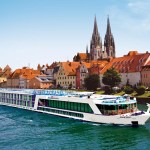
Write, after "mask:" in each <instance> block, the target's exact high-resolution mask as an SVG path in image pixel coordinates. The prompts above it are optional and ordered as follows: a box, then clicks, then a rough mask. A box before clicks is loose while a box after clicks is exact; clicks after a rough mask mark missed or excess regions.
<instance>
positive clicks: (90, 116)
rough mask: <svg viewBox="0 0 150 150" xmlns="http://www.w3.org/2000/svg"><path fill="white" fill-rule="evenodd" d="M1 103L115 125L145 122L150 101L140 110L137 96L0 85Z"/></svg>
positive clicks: (142, 123)
mask: <svg viewBox="0 0 150 150" xmlns="http://www.w3.org/2000/svg"><path fill="white" fill-rule="evenodd" d="M0 105H6V106H11V107H17V108H22V109H27V110H32V111H36V112H41V113H47V114H51V115H57V116H61V117H68V118H73V119H79V120H81V121H88V122H94V123H104V124H115V125H144V124H145V123H146V122H147V120H148V119H149V117H150V104H147V106H148V109H147V111H140V110H138V108H137V101H136V98H133V99H131V98H130V97H129V96H127V95H125V96H114V95H98V94H94V93H92V92H72V91H70V92H69V91H68V92H66V91H62V90H32V89H26V90H21V89H0Z"/></svg>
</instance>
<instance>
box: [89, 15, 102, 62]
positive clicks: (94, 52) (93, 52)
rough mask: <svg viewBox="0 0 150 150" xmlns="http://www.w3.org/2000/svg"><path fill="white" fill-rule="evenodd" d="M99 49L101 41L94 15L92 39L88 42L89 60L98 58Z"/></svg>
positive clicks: (100, 48)
mask: <svg viewBox="0 0 150 150" xmlns="http://www.w3.org/2000/svg"><path fill="white" fill-rule="evenodd" d="M101 51H102V42H101V38H100V35H99V32H98V26H97V21H96V16H95V19H94V28H93V34H92V39H91V44H90V57H91V60H97V59H99V58H100V57H101Z"/></svg>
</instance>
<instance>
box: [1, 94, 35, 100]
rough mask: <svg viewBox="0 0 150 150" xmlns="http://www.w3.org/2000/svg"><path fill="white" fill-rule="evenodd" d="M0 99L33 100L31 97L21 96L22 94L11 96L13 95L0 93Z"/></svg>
mask: <svg viewBox="0 0 150 150" xmlns="http://www.w3.org/2000/svg"><path fill="white" fill-rule="evenodd" d="M0 97H2V98H7V99H22V100H32V96H31V95H23V94H22V95H21V94H11V93H0Z"/></svg>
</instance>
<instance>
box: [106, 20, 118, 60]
mask: <svg viewBox="0 0 150 150" xmlns="http://www.w3.org/2000/svg"><path fill="white" fill-rule="evenodd" d="M104 47H105V51H106V54H107V57H115V55H116V54H115V42H114V37H113V35H112V33H111V27H110V21H109V17H108V18H107V29H106V34H105V39H104Z"/></svg>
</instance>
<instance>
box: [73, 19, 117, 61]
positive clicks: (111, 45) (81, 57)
mask: <svg viewBox="0 0 150 150" xmlns="http://www.w3.org/2000/svg"><path fill="white" fill-rule="evenodd" d="M110 57H113V58H115V42H114V37H113V35H112V33H111V27H110V21H109V17H108V18H107V29H106V34H105V38H104V43H102V39H101V37H100V34H99V32H98V26H97V20H96V17H95V19H94V29H93V34H92V38H91V42H90V52H88V47H87V49H86V53H77V55H75V56H74V58H73V61H86V62H89V61H92V60H104V59H105V60H106V59H109V58H110Z"/></svg>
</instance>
